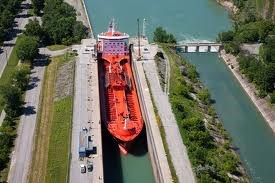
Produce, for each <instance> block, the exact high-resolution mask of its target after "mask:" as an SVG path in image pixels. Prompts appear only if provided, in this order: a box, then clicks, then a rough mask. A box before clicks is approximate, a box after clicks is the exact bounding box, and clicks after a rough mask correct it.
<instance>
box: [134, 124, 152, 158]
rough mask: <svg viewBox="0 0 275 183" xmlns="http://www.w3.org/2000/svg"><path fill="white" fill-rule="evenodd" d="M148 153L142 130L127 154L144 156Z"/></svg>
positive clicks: (144, 131)
mask: <svg viewBox="0 0 275 183" xmlns="http://www.w3.org/2000/svg"><path fill="white" fill-rule="evenodd" d="M146 153H148V147H147V139H146V130H145V128H143V130H142V131H141V133H140V134H139V136H138V137H137V138H136V139H135V141H134V142H133V144H132V146H131V149H130V151H129V154H132V155H133V156H144V155H145V154H146Z"/></svg>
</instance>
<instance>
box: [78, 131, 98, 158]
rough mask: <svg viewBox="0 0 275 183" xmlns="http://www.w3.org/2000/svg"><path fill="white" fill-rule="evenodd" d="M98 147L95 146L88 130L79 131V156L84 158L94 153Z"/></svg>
mask: <svg viewBox="0 0 275 183" xmlns="http://www.w3.org/2000/svg"><path fill="white" fill-rule="evenodd" d="M95 149H96V147H95V146H94V143H93V140H92V138H91V135H89V133H88V132H87V131H84V130H82V131H80V133H79V150H78V153H79V157H80V158H84V157H87V156H89V155H90V154H92V153H94V151H95Z"/></svg>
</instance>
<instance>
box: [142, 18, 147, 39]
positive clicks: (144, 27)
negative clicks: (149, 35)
mask: <svg viewBox="0 0 275 183" xmlns="http://www.w3.org/2000/svg"><path fill="white" fill-rule="evenodd" d="M145 30H146V19H145V18H144V19H143V24H142V37H143V38H145V37H146V35H145V33H146V31H145Z"/></svg>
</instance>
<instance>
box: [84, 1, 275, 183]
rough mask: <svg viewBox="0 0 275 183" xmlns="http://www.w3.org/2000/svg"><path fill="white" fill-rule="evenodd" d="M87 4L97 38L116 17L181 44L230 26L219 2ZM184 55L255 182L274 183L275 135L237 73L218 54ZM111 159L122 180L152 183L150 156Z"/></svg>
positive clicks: (122, 26)
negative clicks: (141, 22)
mask: <svg viewBox="0 0 275 183" xmlns="http://www.w3.org/2000/svg"><path fill="white" fill-rule="evenodd" d="M86 5H87V9H88V14H89V18H90V20H91V22H92V25H93V29H94V31H95V34H97V33H99V32H104V31H106V27H107V24H108V22H109V20H110V19H111V18H113V17H114V18H115V19H116V20H117V22H118V27H119V30H121V31H124V32H127V33H129V34H130V35H132V36H134V35H136V34H137V31H136V27H137V25H136V22H137V21H136V20H137V18H138V17H139V18H141V19H143V18H146V19H147V22H148V23H147V30H146V31H147V32H148V34H147V35H148V36H149V37H150V38H152V32H153V30H154V29H155V27H156V26H162V27H164V28H165V29H166V30H168V31H169V32H172V33H173V34H175V35H176V37H177V39H178V41H182V40H209V41H210V40H215V38H216V36H217V34H218V33H219V32H220V31H223V30H227V29H229V28H230V27H231V22H230V20H229V17H228V13H227V12H226V11H225V10H224V9H223V8H222V7H220V6H219V5H217V4H216V2H215V0H169V1H168V0H151V1H148V0H138V1H133V0H100V1H92V0H86ZM184 57H186V58H187V59H188V60H189V61H190V62H191V63H193V64H194V65H196V67H197V69H198V71H199V73H200V77H201V80H202V82H203V83H204V84H205V86H206V87H207V88H208V89H209V90H210V92H211V95H212V98H213V99H214V100H215V101H216V103H215V104H214V105H215V108H216V110H217V113H218V116H219V117H220V119H221V120H222V122H223V124H224V127H225V128H226V130H227V131H228V132H229V133H230V135H231V137H232V139H233V142H234V144H235V145H236V147H237V148H238V152H239V153H240V155H241V159H242V161H243V162H244V164H245V165H246V167H247V170H248V171H249V173H250V174H251V177H252V180H253V182H267V183H269V182H270V183H274V182H275V137H274V135H273V134H272V132H271V130H270V128H269V127H268V126H267V124H266V122H265V121H264V119H263V118H262V116H261V115H260V114H259V112H258V111H257V110H256V108H255V107H254V106H253V104H252V103H251V102H250V100H249V98H248V97H247V96H246V94H245V93H244V91H243V90H242V89H241V87H240V86H239V84H238V83H237V82H236V80H235V78H234V77H233V75H232V74H231V73H230V71H229V70H228V69H227V67H226V66H225V64H224V63H223V62H222V61H221V60H220V59H219V58H218V57H217V55H216V54H205V53H202V54H185V55H184ZM108 149H109V150H110V151H111V150H113V149H114V148H108ZM111 158H113V159H111V160H110V161H109V162H112V160H114V161H115V160H116V162H119V163H118V164H119V166H117V167H120V168H121V169H119V170H118V169H115V168H117V167H114V169H115V171H118V172H119V173H118V174H119V175H121V178H120V179H118V182H127V183H128V182H134V181H138V182H150V181H152V170H151V167H150V166H149V164H148V162H149V158H148V154H147V153H143V154H142V155H139V156H129V157H120V156H114V157H111ZM143 163H144V164H143ZM110 164H111V163H110ZM110 166H111V165H110ZM140 167H142V168H140ZM136 168H137V169H138V171H136V170H137V169H136ZM110 169H111V168H110ZM110 169H109V170H110ZM114 169H111V171H107V173H108V172H109V173H110V172H112V171H114ZM136 173H137V174H136ZM139 174H142V176H140V175H139ZM145 174H146V176H145ZM136 177H138V178H136ZM105 178H106V177H105ZM133 178H134V179H133ZM136 179H137V180H136ZM108 180H110V182H114V181H111V180H112V179H108ZM108 182H109V181H108Z"/></svg>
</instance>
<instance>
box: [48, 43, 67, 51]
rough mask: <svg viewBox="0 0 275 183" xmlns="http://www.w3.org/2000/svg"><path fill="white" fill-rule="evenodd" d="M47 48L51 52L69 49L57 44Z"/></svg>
mask: <svg viewBox="0 0 275 183" xmlns="http://www.w3.org/2000/svg"><path fill="white" fill-rule="evenodd" d="M47 48H48V49H49V50H51V51H57V50H63V49H65V48H67V46H66V45H62V44H55V45H51V46H47Z"/></svg>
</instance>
